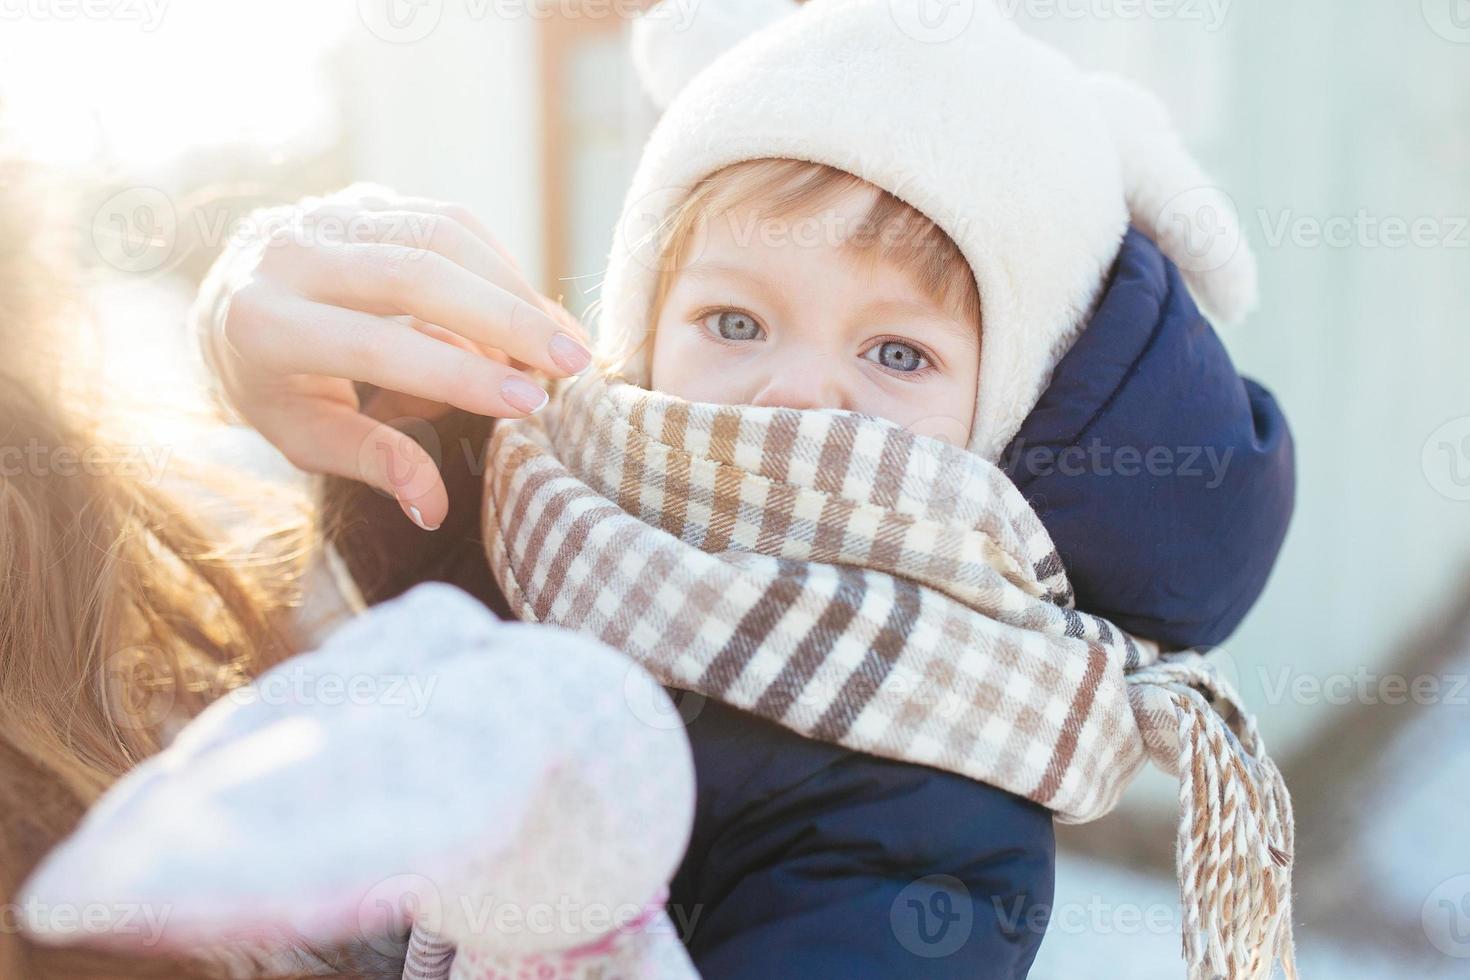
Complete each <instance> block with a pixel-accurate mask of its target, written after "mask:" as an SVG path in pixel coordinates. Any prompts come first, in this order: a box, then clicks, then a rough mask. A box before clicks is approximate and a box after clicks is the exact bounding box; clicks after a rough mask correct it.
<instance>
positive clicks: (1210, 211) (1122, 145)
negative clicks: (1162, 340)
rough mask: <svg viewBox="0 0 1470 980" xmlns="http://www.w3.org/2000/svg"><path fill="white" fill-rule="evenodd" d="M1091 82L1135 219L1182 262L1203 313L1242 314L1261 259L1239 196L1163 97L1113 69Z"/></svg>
mask: <svg viewBox="0 0 1470 980" xmlns="http://www.w3.org/2000/svg"><path fill="white" fill-rule="evenodd" d="M1091 82H1092V87H1093V90H1094V92H1095V94H1096V95H1097V98H1098V101H1099V102H1100V103H1101V106H1102V109H1103V113H1104V117H1105V118H1106V119H1107V123H1108V128H1109V130H1110V131H1111V132H1112V134H1113V141H1114V143H1115V145H1116V147H1117V152H1118V158H1119V161H1120V163H1121V165H1122V173H1123V183H1124V187H1125V193H1126V195H1127V199H1128V211H1129V213H1130V215H1131V217H1132V219H1133V223H1134V224H1135V225H1137V226H1138V227H1139V229H1141V230H1142V231H1143V232H1144V233H1145V234H1147V235H1148V236H1149V237H1150V238H1152V239H1153V240H1154V243H1155V244H1157V245H1158V246H1159V249H1160V250H1161V251H1162V252H1163V253H1164V254H1165V255H1167V256H1168V257H1169V258H1170V259H1172V260H1173V261H1174V264H1175V265H1177V266H1178V267H1179V269H1180V271H1181V272H1182V273H1183V274H1184V279H1185V281H1186V282H1187V283H1188V284H1189V290H1190V292H1191V293H1192V294H1193V295H1194V298H1195V300H1196V301H1197V302H1198V303H1199V305H1200V306H1201V307H1203V308H1204V310H1205V312H1206V313H1208V314H1209V315H1210V316H1211V317H1212V318H1214V319H1217V320H1219V321H1221V322H1224V323H1233V322H1235V321H1238V320H1240V319H1242V318H1243V317H1244V316H1245V315H1246V314H1247V313H1249V312H1250V311H1251V309H1252V308H1254V306H1255V304H1256V298H1257V291H1256V290H1257V284H1256V260H1255V256H1254V255H1253V254H1252V253H1251V249H1250V244H1249V243H1248V242H1247V241H1246V240H1245V235H1244V232H1243V231H1242V228H1241V224H1240V215H1239V212H1238V211H1237V210H1236V207H1235V202H1234V201H1233V200H1231V198H1230V195H1228V194H1226V193H1225V192H1224V191H1223V190H1221V189H1220V187H1219V186H1217V185H1216V184H1215V183H1214V181H1212V180H1211V179H1210V177H1209V175H1208V174H1206V173H1205V172H1204V170H1203V169H1202V168H1201V167H1200V165H1199V162H1198V161H1197V160H1195V159H1194V157H1193V156H1191V155H1190V153H1189V151H1188V150H1186V149H1185V148H1184V144H1183V142H1181V140H1180V139H1179V134H1178V132H1177V131H1176V130H1175V129H1174V126H1173V124H1172V123H1171V122H1170V120H1169V114H1168V111H1167V110H1166V109H1165V108H1164V105H1163V103H1162V102H1160V101H1159V100H1158V99H1157V98H1155V97H1154V96H1153V95H1152V94H1151V93H1150V92H1148V91H1146V90H1145V89H1143V88H1141V87H1139V86H1138V85H1136V84H1134V83H1133V82H1130V81H1128V80H1127V79H1124V78H1120V77H1118V76H1116V75H1109V74H1095V75H1093V76H1092V77H1091Z"/></svg>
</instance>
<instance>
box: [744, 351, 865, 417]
mask: <svg viewBox="0 0 1470 980" xmlns="http://www.w3.org/2000/svg"><path fill="white" fill-rule="evenodd" d="M824 361H825V359H821V360H818V359H810V360H803V361H802V362H801V363H799V364H793V365H790V366H787V367H784V368H782V369H781V370H779V371H776V372H774V373H772V374H771V375H769V376H768V377H767V378H766V379H765V381H764V383H763V384H762V385H761V387H760V390H759V391H757V392H756V395H755V397H754V398H753V399H751V404H752V405H759V406H763V407H766V408H796V409H808V408H847V409H850V408H851V406H850V405H848V400H849V399H848V397H847V392H846V390H845V387H844V385H843V384H842V380H841V378H839V377H838V374H837V371H836V370H835V369H834V367H833V365H832V364H830V363H824Z"/></svg>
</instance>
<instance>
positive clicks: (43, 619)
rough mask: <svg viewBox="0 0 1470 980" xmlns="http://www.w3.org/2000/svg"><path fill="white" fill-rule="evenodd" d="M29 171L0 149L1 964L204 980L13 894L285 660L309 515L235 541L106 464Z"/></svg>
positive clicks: (17, 969)
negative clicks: (251, 542) (89, 819)
mask: <svg viewBox="0 0 1470 980" xmlns="http://www.w3.org/2000/svg"><path fill="white" fill-rule="evenodd" d="M34 177H35V175H34V173H33V172H32V171H31V170H30V169H29V168H28V167H27V166H26V165H25V164H24V163H21V162H18V161H16V160H13V159H6V158H5V156H4V154H3V150H0V566H3V568H4V577H3V579H0V582H3V584H0V814H3V817H4V833H3V836H0V901H3V902H4V903H5V904H4V906H3V910H4V912H5V915H4V917H3V919H0V977H5V978H11V977H15V978H22V977H23V978H26V980H33V978H48V977H57V978H66V980H78V978H89V977H96V978H103V977H109V978H112V977H116V978H122V977H168V978H171V980H178V978H194V977H207V976H216V975H218V970H217V969H214V968H211V967H210V966H209V965H208V964H206V963H205V962H203V961H202V960H201V961H199V962H185V961H180V960H176V959H168V958H162V957H157V958H154V957H149V958H134V957H123V956H115V955H111V954H106V953H98V952H92V951H86V950H82V951H74V950H63V949H50V948H45V947H41V946H38V945H36V944H33V943H31V942H30V941H29V940H27V939H26V938H25V937H24V936H23V935H22V934H21V933H20V930H19V923H20V919H21V918H22V917H23V915H24V914H25V910H24V908H23V907H22V906H21V905H20V904H19V899H18V896H17V890H18V889H19V888H20V886H21V883H22V882H23V881H24V879H25V877H26V876H27V875H28V874H29V873H30V871H31V870H32V869H33V868H34V866H35V865H36V864H37V862H39V861H40V859H41V858H42V857H43V856H44V855H45V853H46V852H47V851H48V850H49V849H50V848H51V847H52V846H54V845H55V844H56V843H57V842H58V841H60V840H61V839H62V838H63V837H64V836H65V835H66V834H67V833H69V832H70V830H71V829H72V828H73V827H74V826H75V825H76V824H77V822H78V821H79V820H80V819H81V817H82V815H83V813H84V812H85V811H86V809H87V807H88V806H89V805H90V804H91V803H92V802H93V801H95V800H96V799H97V798H98V797H99V796H100V795H101V794H102V793H103V792H104V791H105V790H106V789H107V788H108V787H109V786H110V785H112V783H113V782H115V781H116V780H117V779H118V778H119V777H120V776H122V775H123V774H124V773H126V772H127V771H128V770H129V769H131V768H132V767H133V766H135V765H136V764H137V763H138V762H140V761H141V760H143V759H145V758H147V757H148V756H150V755H152V754H153V753H155V752H157V751H158V750H159V749H160V748H161V747H163V745H164V744H166V742H167V740H168V738H169V737H170V736H171V734H172V733H173V732H174V731H175V730H177V728H178V726H180V725H181V724H183V723H184V722H185V721H187V720H188V719H189V718H190V717H192V716H193V715H194V714H195V713H197V712H198V711H199V710H200V709H201V708H203V707H204V706H205V705H206V704H207V703H208V702H209V701H210V700H212V699H213V698H215V697H217V696H218V695H220V694H221V693H223V692H224V691H226V690H228V689H229V688H230V687H233V686H235V685H237V684H239V683H241V682H243V681H244V680H245V679H247V678H249V677H250V676H252V675H254V674H255V673H257V672H259V671H260V670H262V669H264V668H266V667H268V666H270V665H271V664H273V663H276V662H278V661H280V660H282V659H284V658H285V657H286V656H289V654H290V653H291V652H292V646H293V642H292V639H291V636H290V634H289V630H288V628H287V626H286V624H287V623H288V621H289V615H288V613H289V608H290V606H291V604H292V601H293V589H294V586H295V584H296V582H297V580H298V576H297V571H298V569H299V568H300V567H301V563H302V559H303V556H304V554H305V553H306V550H307V548H308V546H309V534H308V532H307V528H308V527H309V522H308V521H307V520H306V519H305V514H304V512H303V515H302V519H301V520H299V521H298V520H288V521H283V522H282V523H281V524H280V526H279V527H277V528H276V529H275V530H273V531H265V532H262V533H261V534H260V535H257V536H256V542H257V543H258V544H259V545H260V547H258V548H254V549H251V554H252V555H254V556H256V557H249V556H245V555H241V554H240V553H238V551H234V550H231V549H230V548H228V547H226V546H225V545H224V544H223V541H224V538H223V537H222V535H221V534H220V532H219V531H218V530H217V529H216V528H215V527H214V526H211V525H210V524H208V523H207V522H205V521H204V520H201V519H200V518H199V517H198V516H196V514H195V513H194V508H193V507H185V506H184V505H183V503H182V502H181V500H180V499H178V498H177V497H176V496H175V495H174V493H172V492H170V491H169V490H168V489H167V488H166V487H165V486H164V485H163V484H161V483H159V482H157V481H151V480H148V479H145V478H143V477H141V476H140V475H138V474H136V473H130V472H126V471H123V470H122V469H120V468H119V467H117V466H114V465H109V464H108V463H107V462H106V461H109V460H111V461H116V460H118V459H120V458H124V457H123V455H122V454H120V453H118V452H115V451H112V450H113V448H114V447H112V444H111V443H110V442H109V441H108V439H107V437H106V436H105V435H104V434H103V426H102V425H101V421H102V420H101V418H99V416H100V414H101V412H100V410H99V407H98V406H99V405H100V404H101V402H100V401H99V399H98V397H97V393H96V392H95V391H94V390H90V389H89V388H88V387H87V386H85V385H80V384H78V380H77V379H76V378H75V377H74V376H73V375H74V372H73V371H70V370H69V369H68V367H67V365H66V364H65V359H64V358H58V357H57V356H56V352H57V351H58V350H72V351H80V350H84V349H85V348H84V347H76V346H72V345H73V344H75V343H76V342H77V339H76V337H75V336H72V335H71V334H70V333H69V331H68V329H67V328H68V326H69V324H68V320H69V319H70V318H69V316H68V312H69V299H68V298H69V297H70V296H71V295H72V292H73V289H74V282H73V278H72V277H71V276H70V275H69V274H68V272H67V262H66V260H65V259H66V253H65V251H64V250H53V249H51V248H50V246H49V245H48V242H47V240H48V238H49V237H51V235H52V234H53V233H54V232H55V231H56V230H57V229H58V227H60V226H59V225H58V224H57V223H56V222H55V221H53V220H50V218H49V217H48V216H47V215H45V214H43V213H41V212H40V211H39V202H40V201H41V200H43V199H45V197H46V196H47V195H41V194H40V193H38V192H37V191H35V190H34V189H32V188H33V183H34ZM87 460H91V461H92V463H91V464H90V465H89V464H87V463H86V461H87ZM98 461H102V462H100V463H99V462H98ZM170 465H171V466H172V465H173V464H172V463H171V464H170ZM261 555H265V556H269V557H266V558H262V557H259V556H261Z"/></svg>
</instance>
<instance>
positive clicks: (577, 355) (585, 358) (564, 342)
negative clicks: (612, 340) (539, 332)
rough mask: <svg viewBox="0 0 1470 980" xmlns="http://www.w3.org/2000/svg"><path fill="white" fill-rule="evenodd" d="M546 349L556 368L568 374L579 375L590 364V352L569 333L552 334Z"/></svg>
mask: <svg viewBox="0 0 1470 980" xmlns="http://www.w3.org/2000/svg"><path fill="white" fill-rule="evenodd" d="M546 349H547V350H548V351H549V352H550V353H551V359H552V360H553V361H555V362H556V363H557V366H558V367H560V368H561V369H562V370H563V371H565V372H567V373H568V374H581V373H582V372H583V371H585V370H587V365H589V364H591V363H592V352H591V351H589V350H588V349H587V348H585V347H583V346H582V345H581V344H579V343H577V340H576V338H575V337H573V336H572V335H571V334H569V333H558V334H553V335H552V337H551V342H550V343H549V344H547V345H546Z"/></svg>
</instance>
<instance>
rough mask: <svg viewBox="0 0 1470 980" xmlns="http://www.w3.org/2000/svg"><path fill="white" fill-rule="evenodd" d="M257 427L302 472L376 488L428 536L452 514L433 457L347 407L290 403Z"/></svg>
mask: <svg viewBox="0 0 1470 980" xmlns="http://www.w3.org/2000/svg"><path fill="white" fill-rule="evenodd" d="M424 424H425V425H427V423H424ZM257 428H259V430H260V433H261V435H263V436H265V438H266V439H268V440H269V441H270V442H271V443H272V444H273V445H275V446H276V448H277V449H279V450H280V451H281V452H282V453H283V454H284V455H285V456H286V458H287V459H288V460H290V461H291V463H292V464H293V465H295V466H296V467H297V468H298V469H302V470H305V471H307V472H311V473H325V474H330V475H332V476H340V477H344V478H346V479H349V480H358V481H360V482H362V483H366V484H368V485H369V486H371V487H375V488H376V489H378V490H380V491H382V492H383V493H385V494H388V495H389V496H391V497H393V498H394V499H395V500H397V501H398V505H399V507H401V508H402V510H403V513H404V515H405V516H406V517H407V518H408V519H409V520H411V521H413V522H414V523H415V524H417V525H418V526H419V527H421V528H423V529H424V530H426V531H432V530H435V529H437V528H438V527H439V525H441V524H443V523H444V518H445V516H446V515H447V514H448V513H449V496H448V493H447V492H446V491H445V489H444V479H443V477H442V476H440V474H439V466H438V464H437V463H436V462H435V460H434V458H433V457H432V456H431V455H430V454H429V452H428V451H427V450H426V449H425V448H424V447H423V446H420V445H419V444H418V443H417V442H415V441H414V440H413V439H412V438H410V437H409V436H408V435H407V434H405V433H404V432H401V431H399V430H398V429H395V428H393V427H392V426H390V425H385V424H383V423H382V422H378V421H375V420H373V419H370V418H368V417H367V416H366V415H363V414H361V413H360V412H358V411H356V410H355V409H353V408H352V407H350V406H348V405H345V404H341V403H337V402H315V401H313V402H311V403H309V404H304V405H303V404H297V403H294V402H286V403H283V404H282V405H281V406H279V408H278V409H277V410H276V411H274V412H272V413H270V415H269V416H268V417H266V418H263V419H260V420H258V422H257Z"/></svg>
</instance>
